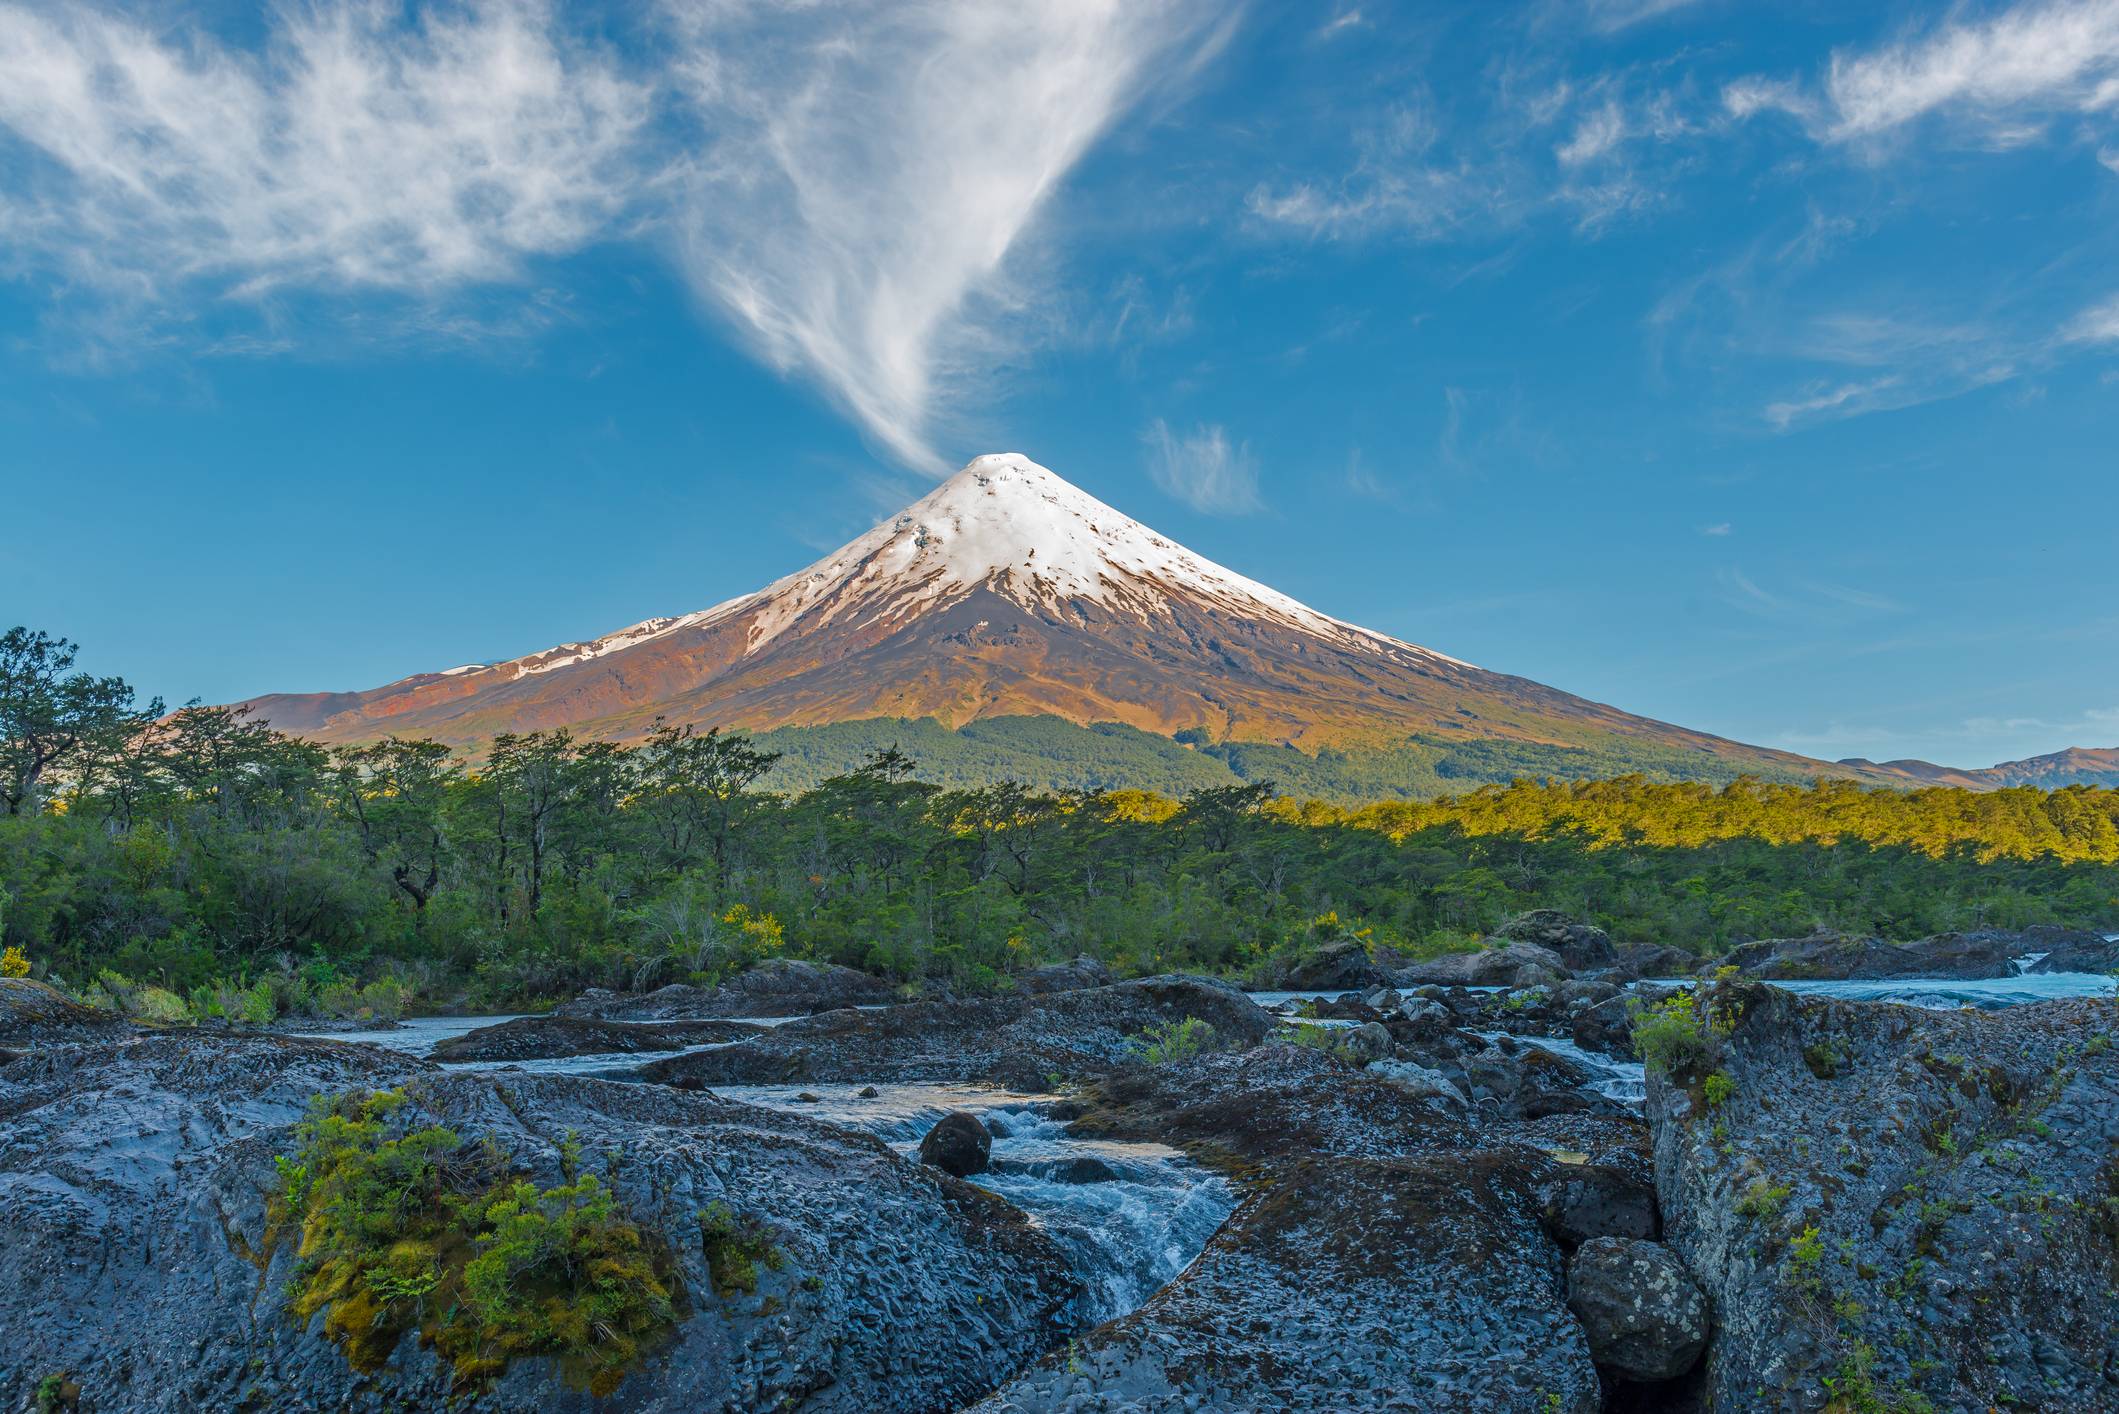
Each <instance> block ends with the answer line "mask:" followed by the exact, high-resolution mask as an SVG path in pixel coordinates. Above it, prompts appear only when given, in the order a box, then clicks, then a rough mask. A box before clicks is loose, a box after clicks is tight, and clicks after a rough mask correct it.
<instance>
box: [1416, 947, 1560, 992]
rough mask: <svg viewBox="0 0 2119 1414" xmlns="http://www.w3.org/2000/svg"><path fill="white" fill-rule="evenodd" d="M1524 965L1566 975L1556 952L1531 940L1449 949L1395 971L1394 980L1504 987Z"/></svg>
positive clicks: (1513, 979)
mask: <svg viewBox="0 0 2119 1414" xmlns="http://www.w3.org/2000/svg"><path fill="white" fill-rule="evenodd" d="M1526 967H1541V968H1544V969H1545V970H1546V971H1548V972H1550V973H1552V974H1553V976H1554V977H1556V978H1557V977H1564V976H1566V975H1567V964H1566V963H1564V962H1562V961H1560V955H1559V954H1558V953H1556V952H1554V951H1552V950H1551V949H1550V948H1543V947H1539V946H1538V945H1537V944H1535V943H1509V944H1506V945H1505V946H1502V947H1498V948H1479V949H1477V950H1475V951H1472V952H1457V953H1450V954H1449V955H1447V956H1446V957H1438V958H1435V959H1433V960H1431V961H1428V962H1422V963H1416V964H1415V965H1413V966H1411V967H1408V968H1406V969H1405V970H1404V971H1402V972H1400V973H1399V974H1398V976H1397V979H1396V984H1397V985H1398V986H1400V987H1419V986H1425V985H1434V986H1440V987H1506V986H1509V985H1511V984H1512V983H1514V981H1515V978H1516V974H1517V973H1519V972H1521V971H1522V970H1523V969H1524V968H1526Z"/></svg>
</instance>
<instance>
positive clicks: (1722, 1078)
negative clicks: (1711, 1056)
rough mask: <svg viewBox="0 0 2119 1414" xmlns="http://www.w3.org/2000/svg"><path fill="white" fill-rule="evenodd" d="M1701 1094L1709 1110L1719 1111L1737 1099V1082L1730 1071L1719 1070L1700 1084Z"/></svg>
mask: <svg viewBox="0 0 2119 1414" xmlns="http://www.w3.org/2000/svg"><path fill="white" fill-rule="evenodd" d="M1700 1094H1701V1096H1702V1097H1703V1098H1704V1099H1705V1100H1706V1101H1707V1107H1708V1108H1709V1109H1715V1110H1718V1109H1720V1108H1721V1107H1722V1106H1723V1105H1726V1104H1728V1103H1729V1102H1730V1101H1731V1100H1733V1099H1735V1098H1736V1081H1734V1080H1732V1079H1731V1078H1730V1076H1729V1072H1728V1071H1726V1070H1717V1071H1716V1072H1714V1074H1712V1075H1710V1076H1708V1077H1707V1078H1706V1079H1705V1080H1703V1081H1701V1082H1700Z"/></svg>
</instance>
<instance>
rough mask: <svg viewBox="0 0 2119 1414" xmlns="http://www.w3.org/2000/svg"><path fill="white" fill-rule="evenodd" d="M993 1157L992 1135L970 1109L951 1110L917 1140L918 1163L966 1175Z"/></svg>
mask: <svg viewBox="0 0 2119 1414" xmlns="http://www.w3.org/2000/svg"><path fill="white" fill-rule="evenodd" d="M992 1158H993V1135H992V1134H991V1133H990V1132H989V1131H988V1130H987V1128H986V1126H985V1125H984V1124H983V1123H981V1122H980V1120H979V1117H978V1116H977V1115H975V1114H972V1113H971V1112H970V1111H969V1110H951V1111H950V1112H949V1113H948V1114H945V1115H943V1116H942V1117H941V1118H940V1119H939V1120H936V1121H935V1125H934V1128H932V1129H930V1130H928V1131H927V1134H926V1136H925V1137H924V1138H922V1139H921V1140H920V1162H921V1163H923V1164H932V1165H934V1166H935V1167H936V1168H938V1169H940V1170H941V1171H942V1172H944V1173H953V1174H955V1175H956V1176H957V1177H958V1178H969V1177H971V1175H973V1174H975V1173H984V1172H985V1171H986V1165H987V1164H988V1163H989V1162H990V1161H991V1160H992Z"/></svg>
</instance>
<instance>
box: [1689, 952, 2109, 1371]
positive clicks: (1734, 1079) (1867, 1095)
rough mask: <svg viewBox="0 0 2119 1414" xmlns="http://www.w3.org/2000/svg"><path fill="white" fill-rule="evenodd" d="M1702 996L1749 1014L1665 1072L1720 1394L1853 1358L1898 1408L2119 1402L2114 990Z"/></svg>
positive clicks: (1722, 1020) (1724, 1023)
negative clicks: (1955, 999) (2011, 998)
mask: <svg viewBox="0 0 2119 1414" xmlns="http://www.w3.org/2000/svg"><path fill="white" fill-rule="evenodd" d="M1701 1005H1702V1006H1704V1007H1706V1008H1707V1009H1708V1013H1709V1016H1710V1018H1711V1021H1712V1024H1713V1026H1714V1027H1715V1028H1717V1030H1719V1028H1722V1027H1726V1028H1728V1031H1727V1034H1726V1035H1720V1036H1712V1037H1711V1041H1710V1054H1709V1056H1708V1057H1707V1059H1706V1060H1705V1062H1704V1064H1703V1065H1702V1066H1700V1067H1699V1068H1698V1069H1696V1070H1689V1071H1687V1072H1686V1073H1685V1074H1682V1075H1678V1076H1663V1075H1658V1074H1651V1075H1650V1078H1649V1087H1648V1103H1647V1114H1648V1120H1649V1123H1650V1125H1651V1126H1652V1128H1653V1131H1654V1137H1655V1161H1656V1174H1657V1185H1656V1186H1657V1191H1658V1194H1659V1197H1660V1199H1661V1207H1662V1213H1663V1222H1664V1238H1665V1241H1666V1242H1667V1243H1668V1244H1669V1245H1670V1246H1671V1247H1672V1249H1673V1250H1675V1251H1676V1252H1678V1254H1679V1255H1680V1256H1682V1257H1683V1259H1684V1261H1685V1264H1686V1266H1687V1268H1688V1269H1689V1270H1690V1271H1691V1272H1692V1274H1693V1276H1694V1278H1695V1279H1696V1280H1697V1281H1698V1282H1699V1283H1700V1285H1701V1287H1702V1288H1703V1289H1704V1290H1705V1292H1706V1294H1707V1297H1708V1300H1709V1302H1710V1304H1711V1305H1712V1307H1713V1309H1714V1312H1715V1320H1716V1326H1717V1330H1716V1334H1715V1337H1714V1341H1713V1344H1712V1346H1711V1347H1710V1349H1709V1352H1708V1356H1707V1361H1706V1365H1705V1382H1706V1391H1705V1392H1706V1395H1707V1397H1708V1399H1709V1400H1710V1402H1711V1403H1712V1405H1713V1407H1716V1408H1738V1407H1742V1408H1761V1407H1767V1408H1786V1409H1799V1410H1815V1409H1818V1408H1820V1407H1821V1406H1823V1405H1824V1404H1825V1402H1826V1400H1827V1398H1828V1396H1827V1395H1826V1394H1825V1393H1824V1391H1825V1389H1826V1384H1825V1382H1826V1381H1827V1380H1828V1379H1832V1380H1836V1381H1838V1382H1839V1383H1840V1385H1841V1386H1842V1390H1843V1392H1844V1389H1845V1387H1846V1386H1847V1385H1848V1384H1849V1382H1850V1381H1852V1380H1853V1379H1854V1374H1853V1373H1850V1372H1857V1371H1864V1373H1861V1374H1860V1382H1861V1383H1862V1385H1863V1386H1864V1387H1865V1388H1866V1389H1868V1390H1870V1391H1873V1393H1874V1395H1875V1398H1876V1399H1877V1400H1878V1401H1879V1402H1880V1404H1881V1406H1882V1407H1905V1404H1906V1401H1908V1400H1910V1399H1911V1398H1913V1397H1914V1396H1919V1397H1920V1398H1923V1399H1925V1400H1927V1401H1929V1402H1930V1403H1932V1405H1933V1407H1935V1408H1936V1409H1987V1408H1990V1407H2013V1406H2030V1407H2035V1408H2041V1409H2052V1410H2061V1409H2066V1410H2074V1409H2105V1408H2112V1407H2114V1404H2115V1397H2114V1391H2115V1388H2119V1386H2115V1385H2114V1384H2113V1383H2112V1381H2111V1374H2110V1372H2112V1371H2113V1370H2115V1369H2119V1288H2115V1283H2114V1282H2113V1281H2112V1270H2113V1260H2114V1256H2113V1251H2114V1249H2113V1227H2112V1219H2111V1217H2110V1212H2111V1209H2110V1200H2111V1198H2112V1197H2113V1191H2114V1188H2113V1183H2114V1174H2115V1172H2119V1170H2115V1168H2114V1160H2113V1155H2114V1154H2115V1153H2119V1056H2115V1051H2114V1048H2113V1045H2112V1041H2111V1035H2112V1020H2113V1010H2112V1004H2111V1003H2110V1002H2108V1001H2104V1000H2078V1001H2057V1002H2046V1003H2042V1004H2039V1005H2034V1006H2019V1007H2012V1008H2009V1009H2007V1010H2003V1011H1996V1012H1975V1011H1959V1012H1941V1011H1926V1010H1921V1009H1917V1008H1913V1007H1904V1006H1893V1005H1889V1004H1885V1003H1857V1002H1841V1001H1830V1000H1825V999H1820V998H1804V997H1797V996H1795V995H1793V994H1791V993H1788V992H1786V991H1783V990H1781V989H1779V988H1775V987H1771V986H1762V985H1759V984H1755V983H1729V984H1723V985H1719V986H1715V987H1712V988H1709V989H1706V990H1704V991H1703V992H1702V994H1701ZM1709 1073H1715V1074H1719V1075H1720V1076H1722V1077H1723V1079H1722V1080H1720V1081H1717V1082H1716V1087H1715V1088H1716V1091H1717V1094H1718V1095H1721V1096H1722V1098H1721V1102H1720V1103H1719V1104H1717V1105H1714V1106H1712V1107H1710V1106H1709V1105H1708V1103H1707V1102H1706V1099H1705V1088H1704V1083H1703V1081H1704V1077H1705V1075H1706V1074H1709ZM1856 1407H1861V1406H1856Z"/></svg>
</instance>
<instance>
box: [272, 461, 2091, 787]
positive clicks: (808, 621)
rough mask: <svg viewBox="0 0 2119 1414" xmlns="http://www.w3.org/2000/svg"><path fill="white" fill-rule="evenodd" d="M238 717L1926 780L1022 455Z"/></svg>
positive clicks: (464, 738) (1214, 768)
mask: <svg viewBox="0 0 2119 1414" xmlns="http://www.w3.org/2000/svg"><path fill="white" fill-rule="evenodd" d="M247 705H248V706H249V707H251V708H252V709H253V710H254V711H255V712H256V713H257V714H258V715H259V716H260V717H262V718H263V719H264V720H266V721H269V722H271V723H272V724H273V725H274V726H276V727H278V728H280V729H281V730H284V731H288V732H292V733H295V734H298V735H302V736H307V737H311V738H314V739H318V740H322V741H336V742H352V741H363V740H371V739H375V738H379V737H382V736H385V735H392V734H394V735H400V736H428V737H434V738H438V739H440V740H443V741H447V742H450V743H453V744H456V745H460V746H465V747H470V748H474V749H475V748H476V747H478V746H479V745H480V744H482V743H484V742H487V741H490V740H491V739H492V738H493V737H494V736H495V735H497V734H499V733H502V732H524V731H534V730H538V729H544V728H553V727H562V726H563V727H568V728H571V729H573V730H574V731H575V732H576V733H577V734H580V735H583V736H588V737H594V738H602V739H610V740H619V741H630V740H638V739H639V738H641V737H643V736H645V735H646V733H647V732H648V731H649V730H650V729H651V728H652V726H653V724H654V723H655V721H656V720H657V719H658V718H662V719H667V720H669V721H672V722H693V723H697V724H698V725H700V726H701V727H702V728H703V727H710V726H719V727H726V728H735V729H740V730H744V731H748V732H752V733H755V734H758V735H760V736H762V737H763V738H764V739H765V740H766V741H767V743H768V744H770V745H772V746H774V747H775V748H777V749H779V750H782V751H784V752H785V753H786V759H785V761H784V762H783V766H782V769H781V771H780V773H779V774H778V776H777V777H776V778H775V780H774V783H775V784H778V785H782V786H786V787H800V786H803V785H807V784H810V783H813V782H814V781H815V780H817V779H820V778H821V777H823V776H825V775H829V774H832V773H834V772H836V771H839V770H844V769H846V768H847V767H849V766H851V765H853V764H855V763H857V762H858V761H859V760H861V759H863V758H864V757H865V756H866V755H867V754H868V753H869V752H871V751H873V750H875V749H877V748H878V747H881V746H885V745H898V746H901V747H902V748H903V749H905V750H906V751H907V752H909V753H910V754H912V755H913V756H915V757H916V758H917V759H919V760H920V761H921V762H922V765H923V768H924V769H925V771H926V773H927V774H930V775H932V776H933V777H935V778H937V779H942V780H947V781H977V780H988V779H994V778H998V777H1001V776H1008V777H1014V778H1018V779H1024V780H1029V781H1031V782H1033V783H1036V784H1041V785H1047V786H1086V787H1092V788H1109V787H1114V786H1122V785H1135V786H1142V787H1147V788H1157V789H1165V790H1183V789H1189V788H1192V787H1194V786H1200V785H1212V784H1226V783H1229V782H1232V781H1235V780H1241V779H1250V780H1255V779H1263V778H1271V779H1273V780H1274V781H1276V782H1277V783H1278V784H1279V785H1280V786H1281V787H1282V788H1283V789H1286V790H1289V791H1291V792H1293V793H1298V794H1314V795H1320V796H1327V797H1337V798H1349V799H1351V798H1364V799H1365V798H1376V797H1387V796H1426V795H1434V794H1439V793H1443V792H1446V791H1450V790H1460V789H1465V788H1467V787H1469V786H1473V785H1477V784H1480V783H1482V782H1485V781H1493V780H1507V779H1510V778H1511V777H1514V776H1517V775H1524V774H1531V775H1552V776H1561V777H1592V776H1608V775H1614V774H1619V773H1622V772H1628V771H1638V772H1642V773H1644V774H1647V775H1650V776H1654V777H1659V778H1663V779H1673V780H1675V779H1701V780H1709V781H1726V780H1729V779H1733V778H1734V777H1736V776H1738V775H1741V774H1751V775H1759V776H1764V777H1768V778H1771V779H1777V780H1799V779H1808V778H1814V777H1818V776H1849V775H1851V776H1854V777H1855V778H1857V779H1861V780H1866V781H1891V782H1905V781H1909V780H1916V779H1924V778H1922V777H1919V776H1918V775H1917V774H1915V771H1916V768H1918V769H1921V770H1936V769H1939V768H1934V767H1926V766H1925V765H1924V763H1918V762H1891V763H1885V764H1883V765H1880V766H1879V765H1875V764H1873V763H1868V762H1851V763H1831V762H1824V761H1816V760H1812V759H1810V758H1808V757H1804V756H1798V755H1795V754H1793V753H1790V752H1784V751H1774V750H1770V749H1767V748H1764V747H1756V746H1746V745H1744V744H1742V743H1739V742H1734V741H1729V740H1727V739H1725V738H1722V737H1717V736H1711V735H1708V734H1707V733H1704V732H1697V731H1691V730H1688V729H1686V728H1683V727H1677V726H1672V725H1670V724H1668V723H1665V722H1657V721H1652V720H1650V719H1648V718H1645V717H1637V716H1633V715H1631V714H1630V713H1626V712H1622V711H1620V710H1618V709H1616V708H1613V707H1608V706H1605V705H1603V704H1601V703H1596V702H1591V701H1588V700H1586V699H1584V698H1580V697H1575V696H1571V695H1570V694H1568V693H1565V692H1561V691H1558V690H1556V689H1554V688H1550V687H1546V686H1543V685H1541V684H1539V683H1535V682H1532V681H1530V680H1528V679H1526V678H1518V677H1510V676H1507V675H1505V674H1501V673H1494V672H1489V671H1487V670H1485V669H1483V668H1478V667H1474V666H1472V665H1471V664H1469V663H1464V662H1460V661H1459V660H1457V659H1455V658H1451V657H1448V656H1446V655H1444V654H1441V653H1437V652H1435V651H1433V650H1432V649H1428V648H1422V647H1419V646H1418V645H1415V644H1411V643H1406V642H1403V641H1401V640H1399V639H1396V638H1391V637H1389V636H1387V635H1384V634H1380V633H1374V632H1371V631H1370V630H1368V629H1364V628H1358V627H1356V626H1354V625H1352V624H1348V623H1344V622H1341V621H1340V620H1338V619H1334V618H1331V617H1328V616H1327V615H1324V614H1321V613H1319V612H1317V611H1316V610H1314V609H1311V608H1309V607H1307V606H1306V605H1303V604H1300V603H1297V602H1296V601H1295V600H1293V599H1290V598H1288V597H1287V596H1286V595H1284V594H1280V593H1278V592H1276V591H1274V590H1272V589H1269V588H1267V587H1266V586H1265V585H1262V584H1258V583H1256V582H1254V581H1252V580H1249V579H1246V578H1244V577H1243V576H1242V575H1239V574H1236V573H1234V572H1233V571H1230V570H1227V569H1224V568H1222V567H1221V566H1219V565H1216V564H1214V563H1212V562H1211V561H1208V560H1206V559H1204V558H1203V557H1201V556H1199V555H1196V554H1193V553H1192V552H1191V551H1189V550H1187V549H1185V548H1184V547H1183V546H1181V545H1178V544H1176V543H1175V542H1174V541H1171V540H1169V539H1167V538H1166V537H1164V536H1162V535H1159V534H1157V533H1156V532H1155V531H1153V530H1151V529H1149V528H1148V527H1147V526H1144V525H1142V524H1140V523H1139V522H1138V521H1135V520H1133V519H1131V518H1129V517H1127V516H1125V515H1123V514H1121V513H1119V512H1118V511H1115V510H1113V509H1112V508H1111V507H1109V506H1107V505H1105V504H1103V503H1102V502H1100V501H1098V500H1096V499H1095V498H1094V497H1092V496H1090V495H1088V494H1087V493H1085V492H1083V491H1081V490H1080V489H1079V488H1077V487H1075V486H1072V485H1070V484H1069V483H1068V482H1066V481H1064V480H1062V479H1061V478H1060V477H1058V476H1056V475H1054V474H1053V473H1052V472H1050V471H1048V470H1046V469H1045V468H1044V467H1041V466H1039V465H1037V464H1036V463H1034V462H1032V461H1030V460H1028V459H1027V458H1024V457H1021V456H1017V455H1013V454H1003V455H993V456H983V457H980V458H978V459H977V460H975V461H973V462H972V463H971V464H970V465H968V466H966V467H965V468H964V469H963V470H962V471H961V472H959V473H957V475H955V476H954V477H952V478H950V479H949V480H948V481H946V482H944V483H943V484H942V485H940V486H938V487H937V488H936V489H935V490H934V491H933V492H931V493H930V494H928V495H927V496H925V497H923V498H922V499H920V500H919V501H917V502H915V503H914V504H913V505H911V506H909V507H907V508H906V509H905V511H903V512H902V513H901V514H899V515H897V516H894V517H892V518H891V519H890V520H887V521H885V522H883V523H882V524H880V525H878V526H876V527H875V528H874V529H873V530H870V531H869V532H868V533H867V534H865V535H863V536H861V537H859V538H858V539H856V540H854V541H852V542H851V543H849V544H848V545H846V546H844V547H843V548H841V549H840V550H838V551H836V552H834V553H833V554H830V555H827V556H826V557H825V558H823V559H822V560H819V561H818V562H817V563H815V564H813V565H811V566H809V567H808V568H807V569H804V570H802V571H800V572H799V573H797V574H793V575H790V576H788V577H787V578H785V579H782V580H778V581H776V582H775V583H773V584H770V585H767V586H766V587H765V588H764V589H761V590H759V591H758V592H756V593H754V594H747V595H744V596H742V597H741V598H737V599H731V600H729V601H727V602H726V603H723V604H718V605H716V606H714V607H713V608H710V609H702V610H699V611H697V612H695V613H689V614H683V615H678V616H675V617H668V618H654V619H648V620H646V621H644V622H642V623H638V624H635V625H633V626H632V627H630V628H625V629H620V630H618V631H617V632H615V633H612V634H608V635H606V636H604V637H602V638H598V639H594V640H592V641H589V642H586V643H567V644H562V645H560V646H558V647H556V648H551V649H548V650H546V651H544V652H542V653H533V654H530V655H529V656H527V657H523V658H516V659H512V660H510V661H508V662H504V663H493V664H483V663H475V664H467V665H465V666H462V667H456V668H449V669H445V670H443V671H440V672H430V673H420V674H417V675H415V676H413V677H409V678H405V679H402V680H401V681H398V682H393V683H389V684H386V685H385V686H382V687H378V688H372V689H369V690H367V691H361V692H329V693H307V694H279V695H273V696H268V697H261V698H257V699H254V700H253V701H251V702H250V703H248V704H247ZM2084 754H2086V755H2101V756H2105V757H2110V756H2112V755H2113V753H2084ZM2045 759H2052V758H2045ZM2025 764H2030V763H2025ZM1996 769H1997V770H2000V769H2004V768H1996Z"/></svg>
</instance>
